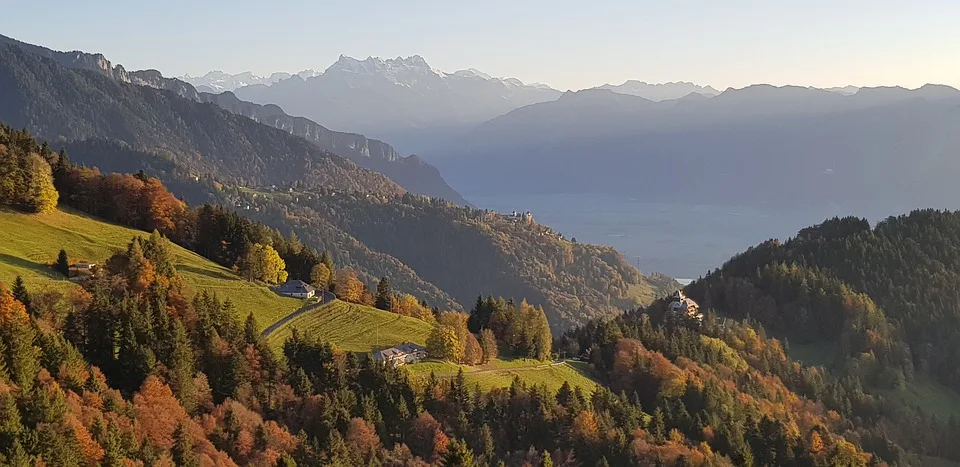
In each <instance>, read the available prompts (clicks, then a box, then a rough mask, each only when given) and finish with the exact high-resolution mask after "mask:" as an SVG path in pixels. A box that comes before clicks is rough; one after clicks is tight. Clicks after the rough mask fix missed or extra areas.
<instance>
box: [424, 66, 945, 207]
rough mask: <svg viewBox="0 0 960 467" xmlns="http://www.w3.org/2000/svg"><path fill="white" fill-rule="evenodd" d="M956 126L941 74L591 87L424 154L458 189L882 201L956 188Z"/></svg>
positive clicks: (932, 198) (756, 201) (941, 202)
mask: <svg viewBox="0 0 960 467" xmlns="http://www.w3.org/2000/svg"><path fill="white" fill-rule="evenodd" d="M958 124H960V91H957V90H956V89H953V88H950V87H947V86H935V85H927V86H924V87H922V88H920V89H916V90H906V89H903V88H864V89H861V90H860V91H859V92H857V93H856V94H853V95H849V96H844V95H842V94H840V93H836V92H830V91H825V90H819V89H812V88H804V87H797V86H785V87H774V86H768V85H757V86H750V87H747V88H743V89H728V90H726V91H725V92H723V93H722V94H720V95H718V96H716V97H713V98H709V99H704V98H700V97H696V96H690V97H686V98H681V99H675V100H668V101H662V102H651V101H649V100H646V99H642V98H638V97H632V96H624V95H618V94H614V93H612V92H610V91H601V90H591V91H581V92H578V93H566V94H564V95H563V96H561V98H560V99H558V100H557V101H554V102H545V103H540V104H535V105H531V106H527V107H524V108H520V109H517V110H514V111H512V112H510V113H508V114H506V115H503V116H501V117H498V118H496V119H493V120H491V121H489V122H486V123H484V124H483V125H480V126H479V127H478V128H476V129H475V130H474V131H473V132H472V133H470V134H468V135H465V136H463V137H462V138H460V139H458V140H457V141H456V142H455V143H454V144H451V145H449V146H447V147H445V148H443V150H439V151H437V152H436V153H428V154H426V155H427V156H428V159H429V160H431V162H434V163H436V164H437V165H438V166H439V167H440V168H441V169H442V170H443V171H444V173H445V174H447V177H448V178H449V179H450V180H451V181H452V182H453V183H454V184H456V185H457V186H458V187H460V188H461V189H462V190H466V191H478V190H479V191H482V190H500V192H501V193H510V192H511V191H510V190H514V191H513V192H520V191H523V192H529V193H608V194H616V195H627V196H630V197H635V198H640V199H647V200H652V201H658V200H669V201H681V202H694V203H701V202H704V201H705V200H709V201H710V202H711V203H717V204H723V203H745V204H747V205H754V206H756V205H763V206H771V207H774V206H787V205H796V204H804V205H817V206H819V205H824V204H829V203H835V204H840V205H844V206H847V205H849V206H851V207H852V208H857V209H861V211H860V212H870V213H874V212H877V210H882V212H886V213H889V212H890V211H889V209H890V207H891V206H890V205H891V203H892V204H893V205H896V206H900V207H901V208H903V209H909V208H911V207H915V206H941V207H948V206H947V205H953V204H955V203H953V202H952V201H951V200H956V199H960V189H955V188H954V186H955V184H954V183H953V182H951V180H952V179H953V178H955V176H956V174H958V173H960V159H958V158H957V157H956V155H957V154H958V153H960V136H958V134H957V132H956V131H953V129H954V128H956V127H957V126H958ZM532 174H536V176H533V175H532ZM491 180H494V182H491ZM477 181H482V183H483V184H482V185H481V184H480V183H478V182H477ZM892 187H895V188H892ZM874 208H875V209H874ZM871 215H872V214H871Z"/></svg>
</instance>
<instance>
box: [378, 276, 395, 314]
mask: <svg viewBox="0 0 960 467" xmlns="http://www.w3.org/2000/svg"><path fill="white" fill-rule="evenodd" d="M392 303H393V287H392V286H391V285H390V279H387V278H386V277H381V278H380V282H379V283H377V301H376V307H377V308H379V309H381V310H388V311H389V310H390V305H391V304H392Z"/></svg>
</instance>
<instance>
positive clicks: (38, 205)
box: [26, 154, 60, 214]
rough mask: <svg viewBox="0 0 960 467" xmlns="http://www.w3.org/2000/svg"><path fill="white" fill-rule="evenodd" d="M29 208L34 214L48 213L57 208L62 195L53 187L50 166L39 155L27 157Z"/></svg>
mask: <svg viewBox="0 0 960 467" xmlns="http://www.w3.org/2000/svg"><path fill="white" fill-rule="evenodd" d="M26 163H27V173H28V177H29V181H28V185H27V200H26V201H27V202H26V204H27V206H29V207H30V209H32V210H33V211H34V212H37V213H41V214H42V213H47V212H51V211H53V210H54V209H56V208H57V200H58V199H59V198H60V194H59V193H57V189H56V188H54V186H53V174H52V173H51V171H50V164H48V163H47V161H45V160H43V158H42V157H40V156H38V155H37V154H30V155H29V156H27V160H26Z"/></svg>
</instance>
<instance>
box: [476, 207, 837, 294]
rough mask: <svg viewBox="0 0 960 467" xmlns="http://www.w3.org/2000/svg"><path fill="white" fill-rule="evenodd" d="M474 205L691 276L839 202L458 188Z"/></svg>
mask: <svg viewBox="0 0 960 467" xmlns="http://www.w3.org/2000/svg"><path fill="white" fill-rule="evenodd" d="M464 196H465V197H466V198H467V199H468V200H469V201H470V202H471V203H472V204H473V205H475V206H477V207H479V208H486V209H490V210H494V211H498V212H511V211H514V210H516V211H530V212H532V213H533V217H534V219H535V220H536V221H537V222H539V223H541V224H545V225H549V226H550V227H552V228H553V229H554V230H556V231H557V232H560V233H562V234H564V235H565V236H566V237H567V238H568V239H569V238H576V239H577V241H579V242H587V243H595V244H603V245H610V246H613V247H614V248H616V249H618V250H619V251H620V252H622V253H623V255H624V256H625V257H627V259H628V260H629V261H630V262H631V263H633V264H634V265H635V266H637V267H638V268H639V269H640V270H641V271H644V272H647V273H650V272H661V273H664V274H667V275H670V276H673V277H678V278H696V277H698V276H700V275H702V274H703V273H705V272H706V271H708V270H710V269H713V268H716V267H719V266H721V265H722V264H723V263H724V262H725V261H726V260H727V259H729V258H730V257H731V256H733V255H734V254H736V253H739V252H741V251H743V250H745V249H746V248H747V247H749V246H752V245H756V244H758V243H760V242H762V241H764V240H767V239H770V238H779V239H782V240H783V239H787V238H789V237H791V236H793V235H795V234H796V233H797V231H798V230H800V229H801V228H804V227H807V226H810V225H813V224H818V223H820V222H822V221H823V220H824V219H827V218H829V217H833V216H836V215H848V214H852V213H855V212H856V211H846V210H844V209H843V208H841V207H839V206H830V207H824V208H820V209H789V210H784V209H778V210H773V209H770V210H763V209H758V208H750V207H742V206H715V205H709V204H699V205H690V204H674V203H651V202H644V201H640V200H635V199H628V198H618V197H615V196H611V195H599V194H567V195H539V194H510V195H490V194H483V193H464Z"/></svg>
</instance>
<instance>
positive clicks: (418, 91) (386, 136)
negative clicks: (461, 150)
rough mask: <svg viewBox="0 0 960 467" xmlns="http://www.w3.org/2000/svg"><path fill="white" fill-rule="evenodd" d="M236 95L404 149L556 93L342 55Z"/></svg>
mask: <svg viewBox="0 0 960 467" xmlns="http://www.w3.org/2000/svg"><path fill="white" fill-rule="evenodd" d="M235 93H236V95H237V97H239V98H240V99H243V100H246V101H251V102H256V103H259V104H276V105H279V106H280V107H281V108H283V109H284V110H285V111H286V112H287V113H289V114H291V115H297V116H303V117H307V118H309V119H311V120H313V121H315V122H317V123H319V124H321V125H323V126H325V127H328V128H331V129H335V130H341V131H342V130H350V131H358V132H360V133H363V134H366V135H370V136H372V137H375V138H377V139H383V140H386V141H390V142H391V143H392V144H394V145H395V146H398V147H400V148H401V151H404V152H417V149H419V148H420V147H422V145H420V144H418V143H422V142H423V141H424V140H430V139H435V138H437V137H439V136H441V133H443V134H444V135H446V134H447V133H456V132H458V131H461V130H463V129H465V128H468V127H469V126H471V125H475V124H478V123H481V122H483V121H486V120H489V119H491V118H494V117H496V116H499V115H502V114H504V113H506V112H509V111H511V110H513V109H516V108H518V107H522V106H524V105H528V104H533V103H537V102H545V101H550V100H554V99H556V98H557V97H558V96H559V95H560V91H557V90H555V89H551V88H549V87H546V86H543V85H527V84H524V83H523V82H521V81H520V80H517V79H514V78H493V77H490V76H489V75H487V74H485V73H482V72H479V71H477V70H461V71H457V72H454V73H445V72H443V71H439V70H437V69H434V68H433V67H431V66H430V65H429V64H428V63H427V62H426V60H425V59H424V58H423V57H420V56H418V55H414V56H411V57H406V58H404V57H397V58H394V59H382V58H376V57H368V58H366V59H364V60H358V59H355V58H351V57H347V56H344V55H341V56H340V58H339V59H338V60H337V61H336V62H335V63H333V64H332V65H330V66H329V67H328V68H327V69H326V70H325V71H324V72H323V73H322V74H320V75H318V76H315V77H312V78H307V79H303V78H301V77H298V76H294V77H291V78H289V79H286V80H281V81H278V82H276V83H273V84H271V85H269V86H265V85H253V86H246V87H242V88H239V89H237V90H236V92H235Z"/></svg>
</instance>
